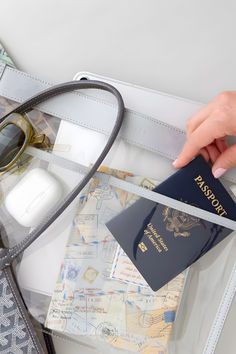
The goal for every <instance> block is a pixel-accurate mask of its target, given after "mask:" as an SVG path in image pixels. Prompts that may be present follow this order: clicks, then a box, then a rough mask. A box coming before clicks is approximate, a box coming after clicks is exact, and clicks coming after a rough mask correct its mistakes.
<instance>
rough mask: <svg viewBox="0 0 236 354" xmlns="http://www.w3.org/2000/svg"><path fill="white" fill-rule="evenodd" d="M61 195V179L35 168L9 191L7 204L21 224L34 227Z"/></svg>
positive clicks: (8, 209)
mask: <svg viewBox="0 0 236 354" xmlns="http://www.w3.org/2000/svg"><path fill="white" fill-rule="evenodd" d="M61 196H62V187H61V184H60V183H59V181H58V180H57V179H56V178H55V177H53V176H52V175H51V174H50V173H49V172H48V171H46V170H44V169H41V168H34V169H33V170H31V171H30V172H28V173H27V174H26V175H25V176H24V177H23V178H22V179H21V180H20V182H18V183H17V184H16V185H15V187H14V188H13V189H12V190H11V191H10V192H9V193H8V195H7V196H6V199H5V206H6V209H7V211H8V212H9V214H11V215H12V216H13V217H14V219H15V220H16V221H18V223H19V224H21V225H23V226H25V227H33V226H36V225H38V224H39V222H40V221H41V220H42V219H43V218H44V217H45V216H46V215H47V213H48V212H49V211H50V210H52V208H53V207H54V206H55V204H56V203H57V202H58V201H59V199H60V198H61Z"/></svg>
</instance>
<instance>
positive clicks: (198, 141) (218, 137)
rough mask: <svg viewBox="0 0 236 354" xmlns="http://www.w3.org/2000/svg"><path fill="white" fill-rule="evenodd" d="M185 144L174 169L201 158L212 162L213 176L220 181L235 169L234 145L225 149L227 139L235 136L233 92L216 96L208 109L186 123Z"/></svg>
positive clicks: (235, 118) (198, 112)
mask: <svg viewBox="0 0 236 354" xmlns="http://www.w3.org/2000/svg"><path fill="white" fill-rule="evenodd" d="M186 126H187V141H186V143H185V145H184V147H183V150H182V151H181V153H180V154H179V156H178V158H177V159H176V160H175V161H174V162H173V165H174V167H176V168H180V167H183V166H185V165H186V164H188V163H189V162H190V161H191V160H192V159H193V158H194V157H195V156H197V155H199V154H202V156H203V157H204V159H205V160H206V161H207V162H208V161H209V160H211V161H212V163H213V166H212V173H213V175H214V177H215V178H219V177H220V176H222V175H223V173H225V171H226V170H228V169H229V168H231V167H233V166H234V165H236V144H233V145H232V146H230V147H228V145H227V144H226V141H225V139H226V137H227V136H228V135H234V136H236V91H226V92H222V93H221V94H219V95H218V96H217V97H216V98H215V99H214V100H213V101H212V102H210V103H209V104H208V105H207V106H205V107H203V108H201V109H200V110H199V111H197V112H196V113H195V114H194V115H193V116H192V117H191V118H189V119H188V120H187V124H186Z"/></svg>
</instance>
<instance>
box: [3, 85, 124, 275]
mask: <svg viewBox="0 0 236 354" xmlns="http://www.w3.org/2000/svg"><path fill="white" fill-rule="evenodd" d="M88 88H96V89H102V90H105V91H108V92H110V93H112V94H113V95H114V96H115V97H116V100H117V104H118V108H117V115H116V120H115V123H114V122H113V128H112V130H111V134H110V137H109V139H108V142H107V143H106V145H105V147H104V149H103V150H102V152H101V154H100V156H99V157H98V159H97V161H96V162H95V163H94V164H93V166H92V168H91V169H89V170H88V172H87V174H86V175H85V176H84V177H83V179H82V180H81V181H80V182H79V183H78V185H77V186H76V187H75V188H74V189H73V190H72V191H71V192H70V193H69V194H68V196H67V197H66V198H65V199H64V200H62V201H61V202H60V203H59V205H58V207H57V209H56V210H54V211H52V212H50V213H49V214H48V216H47V217H46V218H45V219H44V220H43V221H42V222H41V223H40V224H39V225H38V226H37V227H36V228H35V229H34V230H33V231H32V232H30V233H29V235H28V236H27V237H26V238H25V239H24V240H23V241H22V242H20V243H19V244H18V245H16V246H14V247H13V248H10V249H8V250H7V252H6V250H4V251H5V252H4V255H3V256H2V257H1V259H0V270H1V269H3V268H4V267H6V266H7V265H9V264H10V263H11V262H12V261H13V259H14V258H15V257H16V256H17V255H18V254H19V253H21V252H22V251H24V250H25V249H26V248H27V247H28V246H29V245H30V244H31V243H32V242H33V241H34V240H35V239H37V238H38V237H39V236H40V235H41V234H42V233H43V232H44V231H45V230H46V229H47V228H48V227H49V226H50V225H51V224H52V223H53V222H54V221H55V220H56V219H57V218H58V216H59V215H61V213H62V212H63V211H64V210H65V209H66V208H67V207H68V206H69V204H70V203H71V202H72V201H73V200H74V199H75V198H76V197H77V195H78V194H79V193H80V191H81V190H82V189H83V188H84V186H85V185H86V184H87V183H88V182H89V180H90V179H91V177H92V176H93V175H94V173H95V172H96V170H97V169H98V167H99V166H100V164H101V163H102V161H103V160H104V158H105V157H106V155H107V153H108V152H109V150H110V148H111V147H112V144H113V143H114V141H115V139H116V137H117V135H118V133H119V130H120V128H121V124H122V122H123V119H124V102H123V99H122V97H121V95H120V93H119V92H118V91H117V89H116V88H114V87H113V86H111V85H109V84H107V83H104V82H100V81H70V82H67V83H64V84H61V85H56V86H53V87H49V88H48V89H46V90H44V91H43V92H41V93H39V94H37V95H35V96H33V97H31V98H30V99H28V100H27V101H25V102H23V103H22V104H20V105H19V106H18V107H17V108H15V109H13V110H12V111H11V112H9V113H8V114H6V115H5V116H4V117H3V118H2V120H4V119H5V118H6V117H8V116H9V115H10V114H11V113H21V114H23V113H25V112H27V111H29V110H30V109H32V108H33V106H35V105H36V104H39V103H41V102H43V101H45V100H47V99H49V98H51V97H53V96H55V95H60V94H62V93H66V92H69V91H73V90H78V89H88ZM87 104H88V105H89V104H90V102H87ZM99 118H100V117H99ZM99 118H98V120H99Z"/></svg>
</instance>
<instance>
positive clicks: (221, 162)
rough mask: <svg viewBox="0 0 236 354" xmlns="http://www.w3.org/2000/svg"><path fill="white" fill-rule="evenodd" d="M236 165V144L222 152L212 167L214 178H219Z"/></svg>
mask: <svg viewBox="0 0 236 354" xmlns="http://www.w3.org/2000/svg"><path fill="white" fill-rule="evenodd" d="M235 165H236V143H235V144H233V145H231V146H230V147H229V148H228V149H226V150H225V151H224V152H222V153H221V154H220V155H219V157H218V158H217V159H216V161H215V162H214V164H213V166H212V174H213V176H214V177H215V178H219V177H221V176H222V175H223V174H224V173H225V172H226V171H227V170H228V169H230V168H231V167H233V166H235Z"/></svg>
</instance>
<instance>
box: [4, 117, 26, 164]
mask: <svg viewBox="0 0 236 354" xmlns="http://www.w3.org/2000/svg"><path fill="white" fill-rule="evenodd" d="M24 141H25V134H24V132H23V131H22V130H21V129H20V128H19V127H17V126H16V125H15V124H8V125H6V126H5V127H4V128H3V129H2V130H1V131H0V167H4V166H6V165H8V164H9V163H11V161H12V160H13V159H14V158H15V157H16V155H17V154H18V153H19V151H20V150H21V148H22V146H23V144H24Z"/></svg>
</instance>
